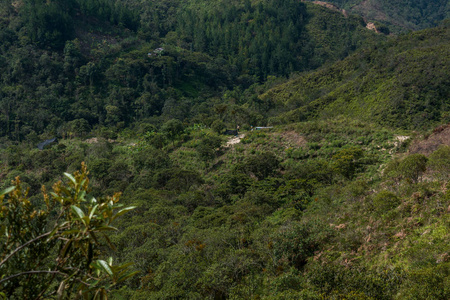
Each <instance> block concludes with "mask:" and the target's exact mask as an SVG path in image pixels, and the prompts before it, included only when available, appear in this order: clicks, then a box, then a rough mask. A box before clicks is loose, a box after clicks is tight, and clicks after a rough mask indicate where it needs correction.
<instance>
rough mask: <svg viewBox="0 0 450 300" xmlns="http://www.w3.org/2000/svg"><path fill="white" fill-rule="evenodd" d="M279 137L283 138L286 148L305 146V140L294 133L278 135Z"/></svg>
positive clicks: (288, 132) (287, 132)
mask: <svg viewBox="0 0 450 300" xmlns="http://www.w3.org/2000/svg"><path fill="white" fill-rule="evenodd" d="M280 135H281V136H282V138H283V143H286V144H287V145H286V146H287V147H298V148H301V147H305V146H306V143H307V142H306V139H305V138H304V137H303V136H302V135H300V134H298V133H297V132H295V131H286V132H283V133H280Z"/></svg>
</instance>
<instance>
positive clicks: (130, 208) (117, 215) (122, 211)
mask: <svg viewBox="0 0 450 300" xmlns="http://www.w3.org/2000/svg"><path fill="white" fill-rule="evenodd" d="M135 208H136V206H129V207H125V208H123V209H121V210H119V212H118V213H117V214H115V215H114V217H112V218H111V222H112V221H113V220H114V219H115V218H117V217H120V216H121V215H123V214H124V213H126V212H127V211H130V210H133V209H135Z"/></svg>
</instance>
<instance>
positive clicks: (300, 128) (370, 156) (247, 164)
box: [1, 118, 450, 299]
mask: <svg viewBox="0 0 450 300" xmlns="http://www.w3.org/2000/svg"><path fill="white" fill-rule="evenodd" d="M398 133H401V134H403V135H405V134H407V135H408V136H410V134H411V133H408V132H395V131H393V130H390V129H386V128H380V127H379V126H377V125H373V124H370V123H363V122H360V121H353V120H351V119H345V118H341V119H334V120H332V119H330V120H328V121H311V122H305V123H294V124H291V125H288V126H286V127H279V128H275V129H269V130H265V131H251V132H245V133H244V134H245V137H244V138H242V140H241V142H240V143H238V144H235V145H233V146H230V147H228V146H227V144H226V140H224V138H222V137H220V136H218V135H217V134H216V133H214V132H213V131H211V130H210V129H206V128H203V127H201V126H195V127H188V128H182V130H181V131H179V133H178V134H177V135H176V136H175V137H173V138H169V137H168V136H167V135H162V134H161V135H159V136H158V135H156V134H149V135H146V136H142V135H133V134H128V136H125V135H123V136H119V137H118V139H117V140H116V141H108V140H106V139H102V138H99V139H88V140H80V139H77V138H74V139H66V140H63V141H61V142H60V143H59V144H58V145H55V146H53V147H51V148H49V149H46V150H44V151H39V150H34V149H30V148H29V146H28V147H27V146H26V145H25V144H22V145H20V146H18V147H17V148H11V149H10V151H9V152H2V158H1V159H2V162H3V165H2V166H3V167H2V177H3V178H2V182H5V185H7V182H8V181H9V179H12V178H13V177H15V176H21V178H22V181H23V183H22V184H23V185H27V186H29V187H30V189H31V193H32V194H34V195H37V194H38V190H39V188H40V185H39V184H40V183H43V182H44V183H45V182H46V184H47V185H50V184H51V183H52V182H53V181H54V180H55V179H56V178H58V177H59V174H61V172H63V171H66V170H68V171H71V170H74V169H76V168H78V166H79V164H80V162H81V161H86V162H87V164H88V167H89V169H90V171H91V174H90V177H91V184H92V186H93V189H92V193H93V194H103V193H113V192H116V191H123V195H122V201H124V202H125V204H127V205H133V206H137V208H136V209H135V210H134V211H133V212H131V213H129V215H128V217H127V218H126V219H123V220H121V221H119V229H120V232H119V233H118V234H117V235H115V236H112V237H111V239H112V241H113V242H114V244H115V245H116V246H117V249H118V250H117V251H116V252H111V255H113V256H115V260H118V261H119V262H125V261H132V262H133V263H134V268H135V269H136V270H138V271H139V274H138V275H136V276H135V277H134V278H132V279H130V280H129V281H128V282H127V283H126V284H125V285H123V286H122V288H120V289H119V290H117V291H115V292H114V293H113V294H114V295H115V297H117V298H118V299H122V298H123V299H165V298H171V297H180V298H195V299H196V298H198V299H202V298H219V299H220V298H230V299H242V298H252V297H257V298H262V299H280V298H285V299H294V298H295V299H297V298H305V299H321V298H330V299H331V298H360V299H392V298H398V299H405V298H407V299H421V298H423V297H422V296H424V295H427V297H429V298H430V299H444V298H446V297H447V296H448V295H449V291H448V288H447V283H448V280H449V277H448V276H449V274H448V264H449V261H448V260H449V256H448V239H449V226H450V223H449V221H450V219H449V214H448V211H447V209H448V205H449V200H448V199H449V198H448V197H449V196H448V192H447V188H446V185H447V181H446V180H443V178H447V177H448V173H447V172H448V171H447V170H448V161H449V153H450V151H449V150H448V147H445V148H439V150H437V151H436V152H435V153H433V154H431V155H430V156H429V158H428V159H427V158H426V157H425V156H423V155H421V154H411V155H408V153H407V148H408V144H409V139H404V138H403V136H401V137H400V138H399V136H398V135H397V134H398ZM411 138H413V136H410V139H411ZM206 149H209V151H207V150H206ZM393 158H395V159H393ZM427 161H428V162H427ZM444 165H445V166H447V169H445V168H443V167H442V166H444ZM67 166H68V167H67ZM437 166H440V167H437ZM411 170H413V171H414V172H412V171H411ZM31 200H32V201H34V202H39V201H40V200H39V196H33V197H31ZM424 285H425V287H424Z"/></svg>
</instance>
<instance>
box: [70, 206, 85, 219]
mask: <svg viewBox="0 0 450 300" xmlns="http://www.w3.org/2000/svg"><path fill="white" fill-rule="evenodd" d="M71 208H72V211H73V212H74V213H75V214H76V215H77V216H78V218H80V219H83V218H84V216H85V215H84V212H83V211H82V210H81V209H80V208H79V207H77V206H75V205H72V206H71Z"/></svg>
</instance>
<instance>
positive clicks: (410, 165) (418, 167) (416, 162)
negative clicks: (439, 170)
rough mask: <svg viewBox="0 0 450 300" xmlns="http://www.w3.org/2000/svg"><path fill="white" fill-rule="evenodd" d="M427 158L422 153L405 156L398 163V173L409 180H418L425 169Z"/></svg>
mask: <svg viewBox="0 0 450 300" xmlns="http://www.w3.org/2000/svg"><path fill="white" fill-rule="evenodd" d="M427 161H428V158H427V157H426V156H425V155H423V154H419V153H417V154H411V155H408V156H407V157H405V158H404V159H403V160H402V161H401V162H400V163H399V165H398V171H399V172H400V175H401V176H402V177H403V178H404V179H406V180H407V181H410V182H415V183H416V182H418V181H419V179H420V177H421V176H422V174H423V173H424V172H425V171H426V169H427Z"/></svg>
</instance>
